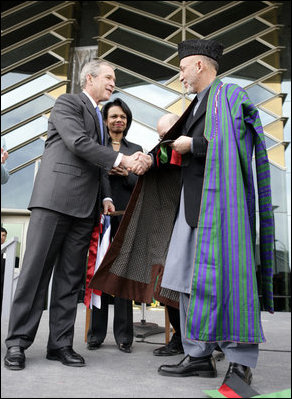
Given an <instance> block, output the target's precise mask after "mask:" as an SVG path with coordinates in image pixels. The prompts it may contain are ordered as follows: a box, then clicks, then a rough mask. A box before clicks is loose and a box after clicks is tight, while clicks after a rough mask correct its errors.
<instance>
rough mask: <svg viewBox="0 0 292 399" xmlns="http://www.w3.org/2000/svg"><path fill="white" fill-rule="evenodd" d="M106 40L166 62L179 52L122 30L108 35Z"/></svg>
mask: <svg viewBox="0 0 292 399" xmlns="http://www.w3.org/2000/svg"><path fill="white" fill-rule="evenodd" d="M106 38H107V39H109V40H112V41H113V42H115V43H118V44H122V45H124V46H127V47H130V48H132V49H133V50H137V51H140V53H143V54H148V55H150V56H152V57H155V58H158V59H159V60H165V59H166V58H168V57H170V56H171V55H173V54H174V53H176V52H177V49H176V48H173V47H171V46H169V45H167V44H163V43H159V42H157V41H155V40H151V39H148V38H147V37H145V36H144V37H143V36H141V35H137V34H135V33H132V32H129V31H127V30H125V29H121V28H118V29H116V30H115V31H114V32H112V33H110V34H109V35H107V37H106Z"/></svg>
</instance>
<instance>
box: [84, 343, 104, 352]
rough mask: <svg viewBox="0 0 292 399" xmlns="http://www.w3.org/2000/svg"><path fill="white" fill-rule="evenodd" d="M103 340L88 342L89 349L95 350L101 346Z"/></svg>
mask: <svg viewBox="0 0 292 399" xmlns="http://www.w3.org/2000/svg"><path fill="white" fill-rule="evenodd" d="M101 344H102V342H87V349H88V350H90V351H94V350H96V349H98V348H100V346H101Z"/></svg>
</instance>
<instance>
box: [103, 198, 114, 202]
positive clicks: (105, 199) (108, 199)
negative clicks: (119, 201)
mask: <svg viewBox="0 0 292 399" xmlns="http://www.w3.org/2000/svg"><path fill="white" fill-rule="evenodd" d="M104 201H111V202H112V203H114V201H113V200H112V199H111V198H110V197H106V198H104V199H103V200H102V203H104Z"/></svg>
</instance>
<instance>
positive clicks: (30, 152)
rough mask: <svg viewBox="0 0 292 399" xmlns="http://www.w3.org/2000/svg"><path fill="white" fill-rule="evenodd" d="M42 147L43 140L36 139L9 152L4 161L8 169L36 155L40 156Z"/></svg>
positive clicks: (42, 150) (43, 145)
mask: <svg viewBox="0 0 292 399" xmlns="http://www.w3.org/2000/svg"><path fill="white" fill-rule="evenodd" d="M44 147H45V142H44V140H42V139H38V140H35V141H33V142H32V143H29V144H27V145H25V146H24V147H21V148H19V149H18V150H16V151H13V152H10V153H9V157H8V159H7V161H6V164H7V168H8V170H12V169H14V168H16V167H17V166H20V165H22V164H24V163H26V162H28V161H30V160H31V159H34V158H35V157H37V156H41V155H42V154H43V152H44Z"/></svg>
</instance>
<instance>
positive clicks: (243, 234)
mask: <svg viewBox="0 0 292 399" xmlns="http://www.w3.org/2000/svg"><path fill="white" fill-rule="evenodd" d="M204 135H205V137H206V139H207V140H208V143H209V144H208V152H207V158H206V165H205V176H204V185H203V191H202V199H201V209H200V217H199V222H198V235H197V242H196V253H195V259H194V273H193V281H192V290H191V296H190V302H189V308H188V317H187V323H186V337H187V338H188V339H192V340H199V341H207V342H214V341H234V342H242V343H260V342H264V341H265V338H264V334H263V330H262V325H261V320H260V304H259V297H258V288H257V279H256V262H255V245H256V224H255V219H256V218H255V190H254V182H253V172H252V155H253V150H255V159H256V175H257V186H258V197H259V215H260V259H261V262H260V263H261V266H260V273H261V277H262V290H263V302H264V307H265V310H267V311H269V312H271V313H272V312H273V292H272V278H273V240H274V225H273V215H272V201H271V188H270V170H269V162H268V158H267V153H266V149H265V139H264V133H263V129H262V126H261V122H260V119H259V115H258V111H257V109H256V107H255V106H254V105H253V104H252V103H251V101H250V100H249V98H248V96H247V94H246V92H245V91H244V90H243V89H242V88H240V87H239V86H237V85H234V84H223V83H222V82H221V81H220V80H219V79H216V80H215V82H214V83H213V84H212V87H211V89H210V93H209V99H208V104H207V112H206V125H205V132H204Z"/></svg>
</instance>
